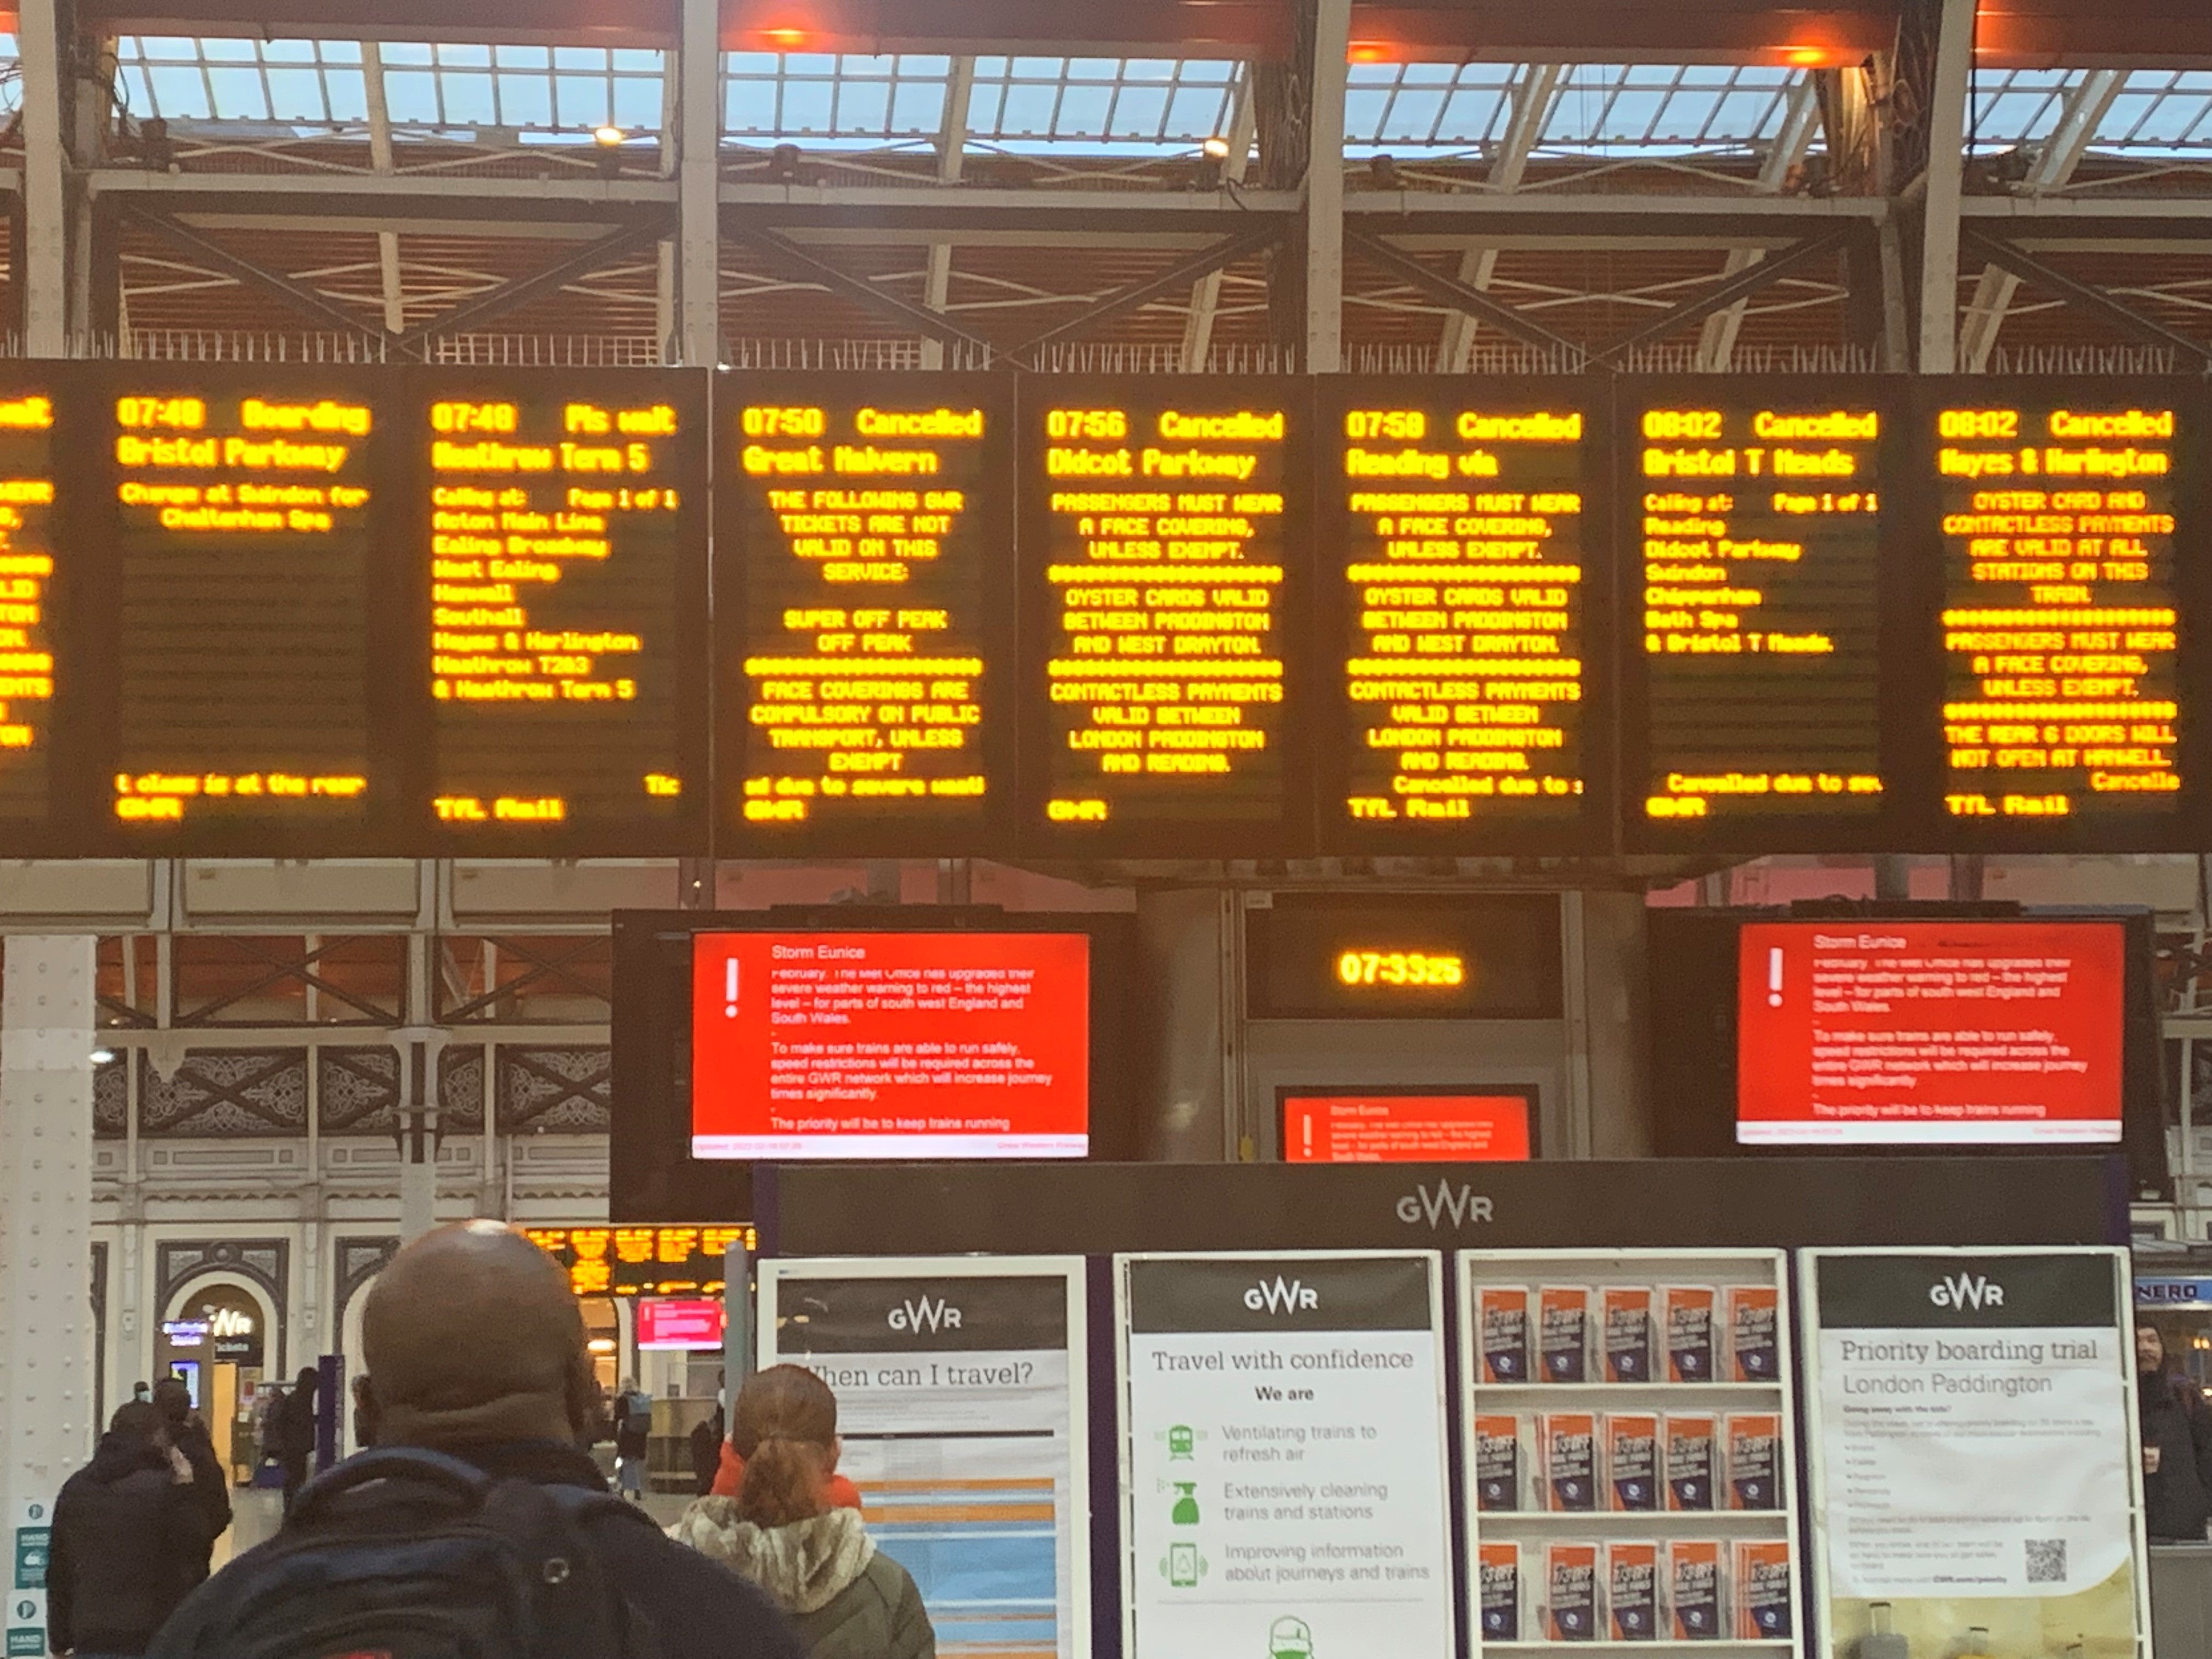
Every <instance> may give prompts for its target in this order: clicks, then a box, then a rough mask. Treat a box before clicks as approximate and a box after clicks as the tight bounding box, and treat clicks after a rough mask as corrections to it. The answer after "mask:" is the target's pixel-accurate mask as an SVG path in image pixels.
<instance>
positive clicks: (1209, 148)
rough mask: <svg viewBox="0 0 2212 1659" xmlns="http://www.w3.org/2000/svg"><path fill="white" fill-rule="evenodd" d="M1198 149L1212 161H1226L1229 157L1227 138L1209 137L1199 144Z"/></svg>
mask: <svg viewBox="0 0 2212 1659" xmlns="http://www.w3.org/2000/svg"><path fill="white" fill-rule="evenodd" d="M1198 149H1199V154H1200V155H1204V156H1206V158H1207V159H1208V160H1210V161H1227V160H1228V159H1229V141H1228V140H1227V139H1226V138H1208V139H1207V140H1206V141H1205V142H1204V143H1201V144H1200V145H1199V147H1198Z"/></svg>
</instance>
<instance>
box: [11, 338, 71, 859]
mask: <svg viewBox="0 0 2212 1659" xmlns="http://www.w3.org/2000/svg"><path fill="white" fill-rule="evenodd" d="M54 462H55V435H54V399H53V396H52V392H51V391H50V390H49V389H47V387H46V386H45V385H44V384H43V383H38V382H32V381H28V380H23V379H21V378H20V377H14V378H8V379H0V823H7V824H9V825H11V826H17V825H20V826H25V827H27V828H31V829H36V828H39V827H43V826H44V825H46V823H47V822H48V820H49V818H50V817H51V815H52V805H53V787H52V786H53V771H52V767H53V752H52V751H53V741H54V720H53V708H54V688H55V680H56V675H57V665H56V658H57V655H58V643H59V640H58V629H57V628H56V626H55V623H56V617H55V613H54V602H55V598H56V593H55V587H56V582H55V574H56V573H55V568H54V559H55V548H56V544H57V538H56V535H55V531H56V524H55V514H54V507H55V477H54ZM74 666H75V665H73V664H72V665H71V669H72V671H74Z"/></svg>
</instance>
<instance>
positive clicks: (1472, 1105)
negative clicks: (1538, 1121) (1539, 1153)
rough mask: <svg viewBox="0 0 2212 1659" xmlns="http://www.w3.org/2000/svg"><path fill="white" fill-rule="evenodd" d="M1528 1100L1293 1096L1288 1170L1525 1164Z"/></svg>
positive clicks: (1288, 1106) (1287, 1111) (1287, 1104)
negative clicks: (1297, 1167) (1335, 1166)
mask: <svg viewBox="0 0 2212 1659" xmlns="http://www.w3.org/2000/svg"><path fill="white" fill-rule="evenodd" d="M1533 1142H1534V1137H1533V1135H1532V1133H1531V1132H1530V1124H1529V1116H1528V1097H1526V1096H1525V1095H1505V1094H1499V1095H1286V1096H1285V1097H1283V1161H1284V1162H1285V1163H1286V1164H1454V1163H1513V1164H1517V1163H1525V1162H1526V1161H1527V1160H1528V1158H1529V1157H1530V1155H1531V1153H1532V1152H1533V1151H1534V1145H1533Z"/></svg>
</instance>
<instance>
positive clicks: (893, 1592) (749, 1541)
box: [47, 1222, 936, 1659]
mask: <svg viewBox="0 0 2212 1659" xmlns="http://www.w3.org/2000/svg"><path fill="white" fill-rule="evenodd" d="M362 1347H363V1350H364V1354H363V1358H364V1360H365V1364H366V1370H365V1374H364V1375H363V1376H362V1377H361V1378H359V1379H358V1380H357V1381H356V1387H355V1398H354V1406H355V1424H354V1426H355V1431H356V1438H357V1439H358V1440H359V1441H360V1442H361V1443H362V1446H363V1449H362V1451H360V1452H358V1453H356V1455H354V1456H352V1457H350V1458H349V1459H347V1460H345V1461H344V1462H341V1463H338V1464H337V1465H336V1466H335V1467H333V1468H328V1469H325V1471H323V1473H322V1474H319V1475H318V1476H316V1477H315V1478H313V1480H309V1479H308V1478H307V1465H308V1460H309V1459H310V1457H311V1456H312V1455H313V1448H314V1443H315V1428H316V1422H317V1419H316V1410H317V1405H318V1388H317V1378H316V1374H315V1373H314V1372H313V1370H303V1371H301V1373H300V1376H299V1378H298V1380H297V1381H296V1383H295V1385H294V1386H293V1388H292V1389H290V1391H289V1393H288V1394H286V1395H285V1396H284V1398H283V1401H282V1402H281V1403H280V1404H279V1405H278V1406H277V1407H276V1408H275V1409H274V1410H273V1411H272V1412H271V1413H270V1416H269V1418H268V1427H267V1430H266V1431H265V1434H264V1441H265V1443H264V1455H267V1456H268V1457H270V1459H272V1460H273V1461H275V1462H278V1463H280V1464H281V1465H282V1466H283V1472H284V1521H283V1526H282V1527H281V1528H280V1529H279V1530H278V1532H277V1533H276V1536H275V1537H274V1538H272V1539H270V1541H268V1542H266V1543H264V1544H262V1545H259V1546H258V1547H255V1548H253V1549H250V1550H247V1551H246V1552H245V1553H243V1554H241V1555H240V1556H239V1557H238V1558H237V1559H234V1560H233V1561H232V1562H230V1563H229V1565H227V1566H225V1567H224V1568H223V1569H222V1571H219V1572H216V1573H214V1574H213V1575H212V1576H210V1571H209V1568H210V1561H211V1559H212V1553H213V1550H214V1547H215V1542H216V1539H217V1538H218V1537H219V1536H220V1535H221V1534H222V1532H223V1530H224V1529H225V1528H228V1526H229V1525H230V1523H231V1518H232V1515H231V1503H230V1492H229V1486H230V1482H229V1479H228V1471H226V1470H225V1469H224V1468H222V1463H221V1462H220V1460H219V1459H218V1457H217V1455H216V1449H215V1446H214V1443H213V1440H212V1437H210V1434H209V1432H208V1430H207V1428H206V1426H205V1425H204V1424H202V1423H201V1422H200V1420H199V1419H198V1418H197V1416H196V1415H194V1413H193V1411H192V1407H191V1397H190V1395H189V1394H188V1392H187V1390H186V1388H185V1384H184V1383H183V1382H181V1381H180V1380H178V1379H175V1378H165V1379H163V1380H162V1381H161V1382H160V1383H155V1384H154V1385H153V1386H152V1388H151V1389H144V1388H143V1387H142V1389H140V1390H138V1391H137V1393H138V1395H140V1396H141V1397H137V1398H134V1399H133V1400H132V1401H131V1402H130V1403H129V1404H127V1405H125V1406H123V1407H119V1408H118V1410H117V1412H116V1413H115V1416H114V1418H113V1419H112V1422H111V1423H110V1424H109V1426H108V1431H107V1432H106V1434H105V1435H104V1436H102V1437H101V1439H100V1446H99V1449H98V1451H97V1453H96V1454H95V1455H94V1458H93V1460H92V1462H91V1463H90V1465H88V1467H87V1468H84V1469H82V1470H81V1471H79V1472H78V1473H77V1474H75V1475H73V1476H72V1477H70V1480H69V1482H68V1484H67V1485H66V1486H64V1488H63V1489H62V1492H61V1494H60V1497H59V1498H58V1501H57V1503H56V1504H55V1510H54V1522H53V1547H52V1558H51V1562H50V1565H49V1568H48V1576H47V1596H48V1601H47V1605H48V1608H49V1628H48V1639H49V1644H50V1645H51V1647H52V1651H53V1652H54V1653H55V1654H57V1655H69V1656H73V1659H126V1656H127V1659H139V1656H149V1655H150V1656H155V1659H228V1656H234V1655H237V1654H240V1653H275V1652H283V1653H292V1652H299V1653H310V1652H312V1653H323V1652H348V1653H358V1652H377V1651H383V1650H396V1649H398V1648H400V1647H403V1646H405V1645H406V1644H408V1643H409V1642H410V1641H413V1640H419V1639H420V1638H423V1637H424V1636H425V1635H426V1634H432V1635H435V1638H437V1639H440V1640H446V1641H448V1643H449V1645H450V1647H451V1650H453V1651H472V1652H480V1653H483V1654H485V1655H487V1656H491V1655H510V1654H511V1655H513V1656H515V1659H523V1656H526V1655H530V1654H533V1653H536V1652H538V1651H540V1649H538V1648H537V1647H533V1646H532V1645H529V1644H530V1643H531V1642H532V1640H533V1639H534V1638H533V1637H532V1634H531V1633H532V1632H536V1633H538V1636H540V1637H542V1636H544V1635H545V1634H547V1633H554V1632H557V1633H558V1637H559V1640H560V1647H559V1651H561V1652H562V1653H563V1654H576V1655H592V1656H605V1659H629V1656H632V1655H639V1656H642V1655H647V1654H653V1655H659V1656H662V1659H935V1654H936V1638H935V1636H934V1635H933V1632H932V1631H931V1628H930V1623H929V1617H928V1614H927V1612H926V1611H925V1610H924V1608H923V1607H922V1601H921V1594H920V1592H919V1591H918V1590H917V1589H916V1588H915V1582H914V1580H913V1578H912V1577H910V1576H908V1573H907V1571H906V1570H905V1569H904V1568H903V1567H902V1566H900V1565H898V1564H897V1563H896V1562H895V1561H893V1560H892V1559H890V1557H889V1556H887V1555H885V1554H884V1553H881V1552H880V1551H878V1549H877V1547H876V1545H875V1541H874V1540H873V1539H872V1538H871V1537H870V1536H869V1534H868V1530H867V1526H866V1522H865V1521H864V1519H863V1518H862V1516H861V1512H860V1492H858V1491H857V1489H855V1488H854V1485H853V1483H852V1482H851V1481H850V1480H847V1479H846V1478H845V1477H844V1476H843V1475H842V1474H839V1473H838V1471H837V1462H838V1457H839V1454H840V1451H841V1444H840V1442H839V1439H838V1432H837V1401H836V1396H835V1395H833V1394H832V1393H831V1391H830V1389H829V1387H828V1385H827V1384H825V1383H823V1381H822V1380H821V1378H819V1377H818V1376H815V1375H814V1373H813V1372H811V1371H809V1370H802V1369H800V1368H799V1367H797V1366H792V1365H778V1366H775V1367H773V1368H771V1369H770V1370H766V1371H763V1372H762V1373H760V1374H759V1375H758V1376H754V1377H752V1378H750V1379H749V1380H748V1381H747V1382H746V1383H745V1385H744V1388H743V1389H740V1390H739V1392H738V1397H737V1399H736V1400H735V1401H733V1402H731V1404H730V1406H729V1407H728V1409H727V1411H726V1412H725V1411H724V1409H723V1408H722V1407H721V1406H720V1404H719V1402H718V1405H717V1409H716V1413H715V1415H714V1418H713V1419H709V1423H708V1424H707V1425H702V1427H707V1428H708V1429H709V1431H710V1435H711V1438H707V1439H704V1440H702V1442H700V1443H695V1445H694V1447H693V1463H694V1466H695V1474H696V1476H697V1481H698V1485H699V1486H700V1488H701V1492H700V1495H699V1496H698V1497H696V1498H695V1499H694V1500H693V1501H692V1503H691V1504H690V1507H689V1508H688V1509H687V1510H685V1511H684V1515H683V1516H682V1518H681V1519H680V1520H679V1521H678V1522H677V1524H676V1525H675V1526H673V1527H671V1528H669V1530H668V1532H667V1533H666V1534H664V1533H663V1532H662V1531H661V1530H660V1529H659V1528H658V1527H657V1526H655V1525H654V1523H653V1522H652V1521H651V1520H649V1519H648V1518H647V1516H646V1513H645V1511H644V1509H643V1507H642V1505H641V1503H638V1502H633V1501H630V1500H632V1499H641V1498H642V1496H643V1493H644V1489H645V1480H644V1475H645V1468H644V1466H645V1458H646V1444H645V1434H646V1431H647V1430H648V1429H649V1426H650V1422H651V1413H652V1401H651V1400H650V1398H649V1397H648V1396H647V1395H644V1394H643V1393H641V1391H640V1390H639V1389H637V1387H636V1384H635V1379H631V1380H629V1381H628V1382H627V1383H625V1386H624V1389H623V1393H622V1395H619V1396H617V1400H616V1401H614V1403H613V1408H612V1411H611V1413H610V1412H609V1411H608V1408H607V1407H606V1406H605V1403H604V1402H603V1401H602V1400H601V1397H600V1394H599V1388H598V1386H597V1384H596V1383H595V1381H594V1379H593V1376H592V1359H591V1356H590V1353H589V1351H588V1349H587V1347H586V1340H585V1333H584V1327H583V1322H582V1319H581V1317H580V1314H579V1312H578V1310H577V1308H576V1304H575V1301H574V1297H572V1296H571V1295H570V1293H569V1291H568V1284H567V1281H566V1280H565V1279H564V1278H563V1277H562V1273H561V1271H560V1269H559V1268H558V1267H556V1266H555V1265H554V1264H553V1262H552V1261H551V1260H550V1258H549V1257H547V1256H546V1255H544V1253H543V1252H542V1251H540V1250H539V1249H538V1248H537V1247H536V1246H535V1245H533V1244H532V1243H530V1242H529V1240H528V1239H527V1238H526V1237H524V1236H523V1235H522V1234H520V1233H518V1232H515V1231H511V1230H510V1229H507V1228H506V1227H502V1226H500V1225H496V1224H494V1223H489V1222H469V1223H462V1224H459V1225H453V1226H448V1227H442V1228H440V1229H438V1230H436V1231H434V1232H431V1233H429V1234H428V1235H426V1236H425V1237H422V1238H421V1239H418V1240H416V1242H415V1243H413V1244H411V1245H410V1246H409V1247H408V1248H407V1249H404V1250H402V1251H401V1252H400V1253H399V1255H398V1257H397V1258H396V1259H395V1260H394V1261H392V1265H391V1267H389V1268H387V1269H386V1271H385V1273H383V1274H382V1275H381V1276H380V1278H379V1279H378V1280H377V1282H376V1285H375V1286H374V1289H373V1290H372V1291H371V1292H370V1294H369V1298H368V1304H367V1307H366V1309H365V1310H364V1315H363V1320H362ZM336 1403H337V1402H336V1401H331V1402H330V1404H331V1405H332V1406H333V1407H334V1406H335V1405H336ZM610 1416H611V1424H610V1423H609V1421H608V1419H609V1418H610ZM725 1420H726V1423H727V1428H728V1438H727V1440H726V1441H725V1440H724V1439H723V1438H722V1428H723V1425H724V1422H725ZM610 1427H611V1430H612V1433H613V1436H614V1438H615V1442H616V1453H617V1470H618V1472H619V1473H618V1485H619V1488H620V1495H619V1496H617V1494H615V1493H612V1492H609V1490H608V1487H607V1483H606V1481H605V1479H604V1478H603V1477H602V1476H601V1474H600V1473H599V1466H598V1464H597V1463H596V1462H594V1461H593V1460H592V1455H591V1451H590V1447H591V1445H592V1443H593V1442H594V1441H595V1440H597V1439H599V1438H600V1437H602V1436H603V1434H604V1433H605V1431H606V1430H607V1429H608V1428H610ZM518 1609H520V1610H521V1614H520V1616H518V1613H517V1610H518ZM410 1650H411V1649H410ZM441 1650H444V1649H441Z"/></svg>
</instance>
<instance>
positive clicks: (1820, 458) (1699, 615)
mask: <svg viewBox="0 0 2212 1659" xmlns="http://www.w3.org/2000/svg"><path fill="white" fill-rule="evenodd" d="M1628 390H1629V391H1630V392H1631V393H1632V396H1631V397H1630V398H1628V400H1627V402H1626V404H1624V407H1623V410H1622V437H1621V442H1622V446H1623V452H1624V455H1625V457H1626V459H1627V461H1628V465H1627V466H1626V469H1625V470H1626V471H1627V473H1628V475H1629V477H1630V479H1631V483H1630V485H1629V489H1631V491H1632V495H1633V500H1632V503H1631V505H1632V517H1631V519H1630V520H1629V528H1628V531H1627V533H1626V534H1625V536H1624V538H1623V539H1624V543H1625V544H1626V547H1627V548H1629V549H1631V550H1632V562H1631V564H1630V570H1631V572H1632V576H1631V580H1632V582H1633V585H1634V588H1635V592H1634V602H1635V605H1636V607H1637V611H1638V618H1637V624H1638V625H1637V627H1636V629H1634V631H1633V636H1632V638H1633V643H1632V652H1633V654H1635V655H1636V656H1637V657H1638V658H1639V659H1640V661H1639V663H1638V666H1639V667H1640V669H1641V676H1640V684H1639V687H1638V693H1637V694H1636V695H1635V696H1632V698H1631V699H1630V700H1629V701H1628V702H1626V704H1625V705H1624V725H1625V726H1626V744H1627V748H1628V752H1629V753H1630V755H1631V756H1632V757H1633V759H1632V764H1634V765H1635V767H1636V770H1635V772H1634V774H1633V775H1632V789H1631V806H1630V813H1629V816H1630V818H1631V821H1632V822H1634V821H1636V820H1638V819H1640V820H1642V823H1641V824H1640V825H1639V826H1638V835H1637V839H1638V841H1639V842H1642V843H1644V844H1650V845H1654V846H1664V845H1668V844H1685V845H1687V844H1696V843H1699V842H1715V841H1736V842H1741V843H1742V844H1744V845H1747V846H1754V845H1764V844H1765V843H1766V842H1769V841H1771V840H1773V839H1774V838H1777V837H1779V838H1780V839H1781V840H1783V841H1784V842H1790V843H1797V842H1805V843H1809V844H1820V843H1823V842H1850V841H1852V840H1854V839H1856V840H1857V841H1859V842H1871V841H1872V839H1873V838H1874V837H1875V824H1876V822H1877V820H1879V819H1880V817H1881V814H1882V811H1883V805H1884V787H1883V784H1884V780H1883V775H1882V720H1881V690H1882V665H1881V643H1882V641H1881V623H1882V581H1881V578H1882V532H1883V526H1884V522H1885V520H1884V516H1883V507H1884V502H1885V501H1886V500H1887V497H1886V496H1885V494H1884V480H1883V477H1882V457H1883V454H1884V452H1885V447H1890V446H1893V443H1894V441H1895V439H1896V437H1897V436H1898V435H1897V434H1895V433H1893V430H1892V428H1893V427H1894V426H1895V425H1896V418H1895V417H1896V413H1897V411H1895V410H1893V408H1892V407H1891V404H1892V401H1893V400H1892V398H1891V395H1890V394H1889V393H1888V392H1885V391H1884V390H1883V389H1882V388H1881V386H1879V384H1878V383H1875V382H1872V381H1863V382H1857V383H1850V382H1834V381H1828V380H1812V381H1808V380H1795V379H1793V380H1787V381H1783V380H1774V381H1766V380H1752V379H1744V378H1738V377H1727V378H1723V377H1719V376H1701V377H1699V378H1698V379H1697V380H1680V381H1668V382H1661V383H1656V384H1654V383H1651V382H1631V383H1630V386H1629V388H1628ZM1900 516H1901V515H1899V513H1896V512H1895V510H1894V509H1893V510H1892V513H1891V518H1892V520H1896V519H1898V518H1899V517H1900Z"/></svg>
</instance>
